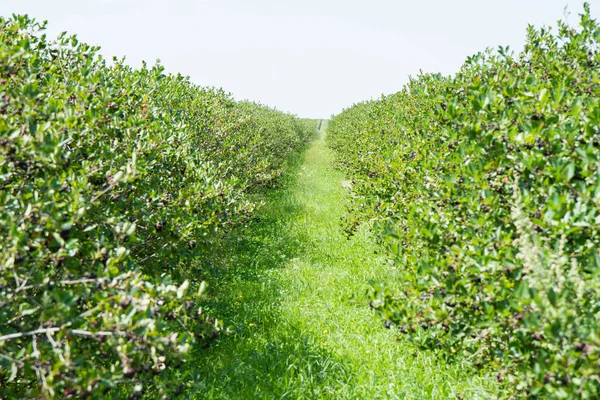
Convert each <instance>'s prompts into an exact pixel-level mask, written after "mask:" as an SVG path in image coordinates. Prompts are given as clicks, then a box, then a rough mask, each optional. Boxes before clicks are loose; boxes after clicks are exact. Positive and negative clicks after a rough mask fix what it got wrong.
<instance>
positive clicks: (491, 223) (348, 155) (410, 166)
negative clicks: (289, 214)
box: [328, 5, 600, 399]
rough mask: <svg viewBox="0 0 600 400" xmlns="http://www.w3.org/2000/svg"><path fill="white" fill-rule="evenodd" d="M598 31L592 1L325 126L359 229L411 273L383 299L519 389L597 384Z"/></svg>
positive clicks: (403, 327)
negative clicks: (574, 19)
mask: <svg viewBox="0 0 600 400" xmlns="http://www.w3.org/2000/svg"><path fill="white" fill-rule="evenodd" d="M599 41H600V26H599V25H598V23H597V22H596V21H594V20H593V19H592V18H591V17H590V13H589V6H588V5H586V12H585V14H583V15H582V16H581V22H580V26H579V27H578V28H577V29H574V28H572V27H570V26H568V25H567V24H566V23H563V22H560V23H559V26H558V32H557V33H553V32H552V30H550V29H545V28H544V29H535V28H533V27H530V28H529V29H528V36H527V44H526V46H525V49H524V51H523V52H522V53H520V54H514V53H512V52H510V51H508V49H504V48H500V49H499V50H498V51H496V52H492V51H487V52H484V53H480V54H478V55H476V56H474V57H471V58H469V59H468V60H467V62H466V64H465V65H464V66H463V67H462V68H461V70H460V71H459V72H458V73H457V74H456V75H455V76H453V77H442V76H440V75H421V76H419V77H417V78H415V79H412V80H411V81H410V83H409V84H408V85H407V86H406V87H405V88H404V89H403V90H402V91H401V92H400V93H397V94H394V95H391V96H386V97H384V98H382V99H381V100H378V101H371V102H366V103H362V104H358V105H356V106H354V107H352V108H350V109H347V110H345V111H344V112H343V113H341V114H340V115H338V116H336V117H335V118H334V119H333V120H332V121H331V123H330V124H329V129H328V140H329V144H330V146H331V147H332V148H333V149H334V150H335V152H336V154H337V157H338V164H339V165H340V167H341V168H343V169H344V171H346V173H347V174H348V175H349V177H350V178H351V179H352V181H353V188H352V193H353V197H354V202H353V206H352V208H351V210H350V212H349V213H348V215H349V216H348V224H349V228H350V230H351V228H352V226H354V225H356V224H358V223H359V221H364V220H368V221H372V222H373V224H374V226H375V227H376V229H377V231H378V232H379V233H380V237H381V238H382V240H383V241H385V242H386V243H387V244H388V246H389V248H390V250H391V251H392V254H393V257H394V258H395V260H396V261H397V263H398V265H399V267H400V269H401V271H402V273H401V275H402V278H401V281H400V282H396V283H394V284H389V283H385V282H380V283H374V287H375V289H376V291H375V294H374V298H373V302H372V306H373V307H375V308H377V309H378V310H379V311H380V312H381V313H382V314H383V316H384V318H385V319H386V320H387V321H389V322H393V323H395V324H396V325H397V327H398V328H399V330H400V332H403V333H405V334H408V335H410V336H411V338H413V339H414V340H415V341H416V342H417V343H419V344H421V345H423V346H424V347H427V348H436V349H439V350H440V352H441V353H442V354H443V355H445V356H446V357H447V358H448V359H452V358H454V357H457V356H460V357H462V358H463V359H466V360H470V361H471V362H472V363H473V364H474V365H475V366H479V367H481V368H490V369H492V370H495V371H497V379H498V381H500V382H502V384H503V385H504V387H505V389H506V391H505V392H504V396H507V397H510V396H515V397H522V398H544V399H547V398H548V399H550V398H556V399H561V398H563V399H564V398H588V399H592V398H599V397H600V280H599V274H600V252H599V250H600V245H599V240H600V53H599V51H600V46H599ZM389 322H388V324H387V325H389Z"/></svg>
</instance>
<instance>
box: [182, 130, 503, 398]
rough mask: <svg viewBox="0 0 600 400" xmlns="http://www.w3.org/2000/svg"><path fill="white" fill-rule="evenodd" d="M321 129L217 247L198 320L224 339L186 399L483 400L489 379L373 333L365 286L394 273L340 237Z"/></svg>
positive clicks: (376, 323) (206, 356) (387, 334)
mask: <svg viewBox="0 0 600 400" xmlns="http://www.w3.org/2000/svg"><path fill="white" fill-rule="evenodd" d="M325 128H326V124H323V126H322V129H321V131H320V134H319V137H318V138H317V140H315V141H314V142H313V143H312V145H311V147H310V148H309V149H308V150H307V151H306V152H305V153H304V155H303V156H302V159H301V160H299V161H298V162H297V163H296V164H297V165H296V166H295V167H292V168H291V170H292V171H293V172H292V173H290V174H289V175H288V176H287V177H286V178H285V180H284V184H283V185H282V187H281V188H279V189H276V190H274V191H272V192H270V193H269V194H268V195H267V196H266V198H265V205H264V207H263V208H262V210H261V212H260V213H259V215H258V217H257V218H255V220H254V221H253V222H252V223H251V224H249V226H248V227H247V228H245V229H243V232H240V233H238V234H236V235H231V236H232V237H230V238H228V239H227V243H226V245H225V246H223V247H222V248H221V250H220V253H219V255H218V257H216V258H219V259H220V262H221V264H222V265H221V266H218V267H215V270H216V271H218V273H215V277H213V278H212V281H213V283H212V284H213V285H214V286H213V291H212V293H213V295H212V297H211V301H210V302H209V304H207V310H208V311H209V312H210V313H212V314H215V315H218V316H220V317H221V318H223V319H224V321H225V325H226V326H229V327H230V330H231V333H229V334H224V335H222V336H221V338H220V339H219V340H218V341H217V342H216V343H215V344H214V345H213V346H212V347H211V348H210V349H208V350H203V351H202V353H201V354H198V357H197V358H196V359H197V360H199V361H198V363H199V365H197V366H196V367H197V368H198V371H197V375H196V377H197V382H196V383H195V385H194V391H193V396H194V397H195V398H198V399H261V398H264V399H274V398H276V399H304V398H306V399H328V398H330V399H452V398H464V399H476V398H482V399H484V398H485V399H488V398H491V397H494V396H493V392H494V379H491V378H489V377H486V376H479V374H478V373H477V372H476V371H474V370H473V369H472V368H471V367H470V365H469V363H468V362H467V361H465V362H456V363H453V364H447V363H445V362H443V361H442V360H440V359H439V358H438V357H437V356H436V354H434V353H433V352H429V351H423V350H419V349H417V348H416V347H414V346H413V345H412V344H411V343H410V342H409V341H408V338H406V337H405V336H403V335H399V334H398V332H397V330H395V329H393V328H392V329H385V328H384V326H383V324H382V322H381V319H380V318H378V317H377V315H375V314H374V313H373V311H371V310H370V308H369V306H368V292H369V290H370V284H369V281H370V280H380V281H390V280H392V279H393V278H394V274H395V268H396V267H394V265H393V264H391V263H389V262H388V261H387V260H386V258H385V257H384V256H382V255H380V254H383V253H382V251H381V250H382V249H381V248H380V247H379V246H378V244H377V243H376V242H375V241H374V239H373V237H372V236H371V234H370V231H369V227H368V226H366V225H364V226H361V227H359V229H358V231H357V233H356V235H354V236H352V237H350V238H348V237H347V236H346V235H345V234H344V232H343V230H342V226H341V223H340V222H341V221H340V219H341V216H342V215H343V213H344V212H345V204H346V202H347V197H348V182H347V181H345V178H344V176H343V175H342V174H341V173H340V172H339V171H336V170H335V169H334V167H333V165H332V154H331V153H330V151H329V150H328V149H327V147H326V145H325V138H324V135H325V133H324V132H325Z"/></svg>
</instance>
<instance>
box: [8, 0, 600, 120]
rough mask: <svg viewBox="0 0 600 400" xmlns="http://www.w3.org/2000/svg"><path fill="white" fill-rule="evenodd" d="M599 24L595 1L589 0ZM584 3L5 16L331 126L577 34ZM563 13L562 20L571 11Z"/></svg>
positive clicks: (295, 1) (220, 7) (553, 0)
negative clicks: (549, 29)
mask: <svg viewBox="0 0 600 400" xmlns="http://www.w3.org/2000/svg"><path fill="white" fill-rule="evenodd" d="M588 2H589V3H590V5H591V7H592V14H593V16H594V18H597V19H599V18H600V0H589V1H588ZM582 4H583V1H579V0H501V1H500V0H413V1H406V0H168V1H164V0H0V15H2V16H5V17H8V16H10V15H11V14H13V13H17V14H29V15H30V16H32V17H35V18H36V19H38V20H48V22H49V27H48V31H47V33H48V34H49V35H50V36H55V35H56V34H58V33H59V32H62V31H67V32H69V33H71V34H77V36H78V37H79V39H80V40H82V41H84V42H87V43H89V44H93V45H99V46H101V47H102V54H103V55H105V56H106V57H109V58H112V57H113V56H118V57H123V56H124V57H126V60H127V62H128V63H129V64H130V65H132V66H135V67H138V66H140V65H141V62H142V61H143V60H145V61H147V62H148V63H149V64H154V62H155V61H156V60H157V59H160V60H161V63H162V64H163V65H164V66H165V67H166V69H167V71H168V72H173V73H181V74H183V75H186V76H190V78H191V80H192V81H193V82H194V83H197V84H199V85H202V86H213V87H222V88H223V89H225V90H226V91H228V92H231V93H232V94H233V96H234V98H236V99H238V100H244V99H248V100H252V101H257V102H260V103H263V104H266V105H269V106H272V107H276V108H278V109H280V110H283V111H287V112H291V113H293V114H296V115H298V116H300V117H307V118H328V117H330V116H331V115H334V114H338V113H339V112H341V111H342V110H343V109H344V108H347V107H349V106H351V105H352V104H354V103H356V102H360V101H364V100H369V99H372V98H378V97H380V96H381V95H382V94H391V93H394V92H397V91H399V90H400V89H402V86H403V85H404V84H405V83H406V82H407V81H408V79H409V77H410V76H415V75H417V74H418V73H419V71H420V70H422V71H423V72H441V73H443V74H445V75H450V74H453V73H455V72H456V71H458V69H459V68H460V66H461V65H462V64H463V62H464V61H465V60H466V58H467V57H468V56H471V55H473V54H475V53H477V52H479V51H482V50H485V49H486V48H488V47H491V48H496V47H498V46H500V45H501V46H507V45H508V46H511V48H512V49H515V50H520V49H521V48H522V46H523V44H524V42H525V32H526V28H527V25H528V24H532V25H535V26H538V27H540V26H556V21H558V20H559V19H564V18H565V16H566V17H567V22H568V23H569V24H571V25H576V24H577V22H578V18H579V17H578V14H579V13H580V12H581V11H582V9H583V7H582ZM566 6H568V12H567V13H565V7H566Z"/></svg>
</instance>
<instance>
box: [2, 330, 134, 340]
mask: <svg viewBox="0 0 600 400" xmlns="http://www.w3.org/2000/svg"><path fill="white" fill-rule="evenodd" d="M63 329H64V327H62V328H43V329H36V330H35V331H29V332H17V333H11V334H10V335H4V336H0V342H4V341H6V340H10V339H18V338H21V337H24V336H36V335H44V334H52V333H56V332H58V331H61V330H63ZM67 333H69V334H71V335H75V336H86V337H100V336H126V335H127V333H126V332H123V331H115V332H110V331H98V332H92V331H85V330H82V329H71V330H69V331H68V332H67Z"/></svg>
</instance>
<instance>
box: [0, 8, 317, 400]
mask: <svg viewBox="0 0 600 400" xmlns="http://www.w3.org/2000/svg"><path fill="white" fill-rule="evenodd" d="M44 28H45V24H40V23H37V22H36V21H34V20H32V19H30V18H28V17H25V16H14V17H12V18H10V19H5V18H0V393H1V396H0V397H8V398H35V397H40V396H42V397H46V398H50V397H58V398H71V397H72V398H85V397H90V396H92V397H94V398H100V397H102V396H107V393H108V392H109V391H110V390H111V389H113V388H115V387H116V386H121V387H122V388H125V389H126V390H128V391H130V393H133V395H134V397H135V396H140V395H141V394H142V393H143V391H144V390H146V388H147V387H148V386H149V385H152V387H153V388H154V389H153V390H158V392H155V393H163V394H168V393H172V392H174V391H175V392H177V391H178V390H180V387H179V386H181V384H182V382H168V381H166V380H164V379H162V380H161V377H162V376H163V374H164V373H165V371H167V370H168V367H169V365H171V364H172V363H177V362H180V361H181V359H182V357H184V356H185V353H187V350H188V349H189V347H190V346H193V345H202V344H204V343H206V342H208V341H210V340H211V339H212V338H214V337H215V336H216V335H218V333H219V330H220V326H219V324H218V322H216V321H215V320H213V319H212V318H211V317H209V316H207V315H205V313H204V312H203V311H202V307H201V304H202V297H201V296H202V291H203V288H204V286H205V285H204V283H202V282H200V281H199V280H198V278H196V276H195V274H194V273H192V272H191V269H190V268H189V267H190V265H191V264H192V263H193V261H194V260H196V259H198V258H199V257H202V254H206V252H207V251H210V249H209V248H208V246H207V243H208V238H210V237H211V236H214V235H215V234H216V233H223V232H224V231H226V230H229V229H230V228H231V227H233V226H235V225H236V224H240V223H243V222H244V221H245V220H246V218H247V216H248V215H249V213H251V212H252V210H253V208H254V207H255V204H253V202H252V201H250V200H249V197H248V194H249V193H251V192H252V191H255V190H259V189H261V188H264V187H266V186H269V185H271V184H272V183H273V182H274V179H275V178H277V177H278V176H279V175H280V174H281V173H282V171H283V169H284V168H285V161H286V159H287V158H288V157H289V155H290V154H291V153H292V152H294V151H297V150H298V149H299V148H300V147H301V146H302V145H303V144H304V143H306V142H307V141H308V140H309V139H310V137H311V135H312V133H313V132H314V126H310V124H309V123H307V122H306V121H299V120H297V119H296V118H295V117H293V116H291V115H287V114H283V113H281V112H278V111H276V110H272V109H269V108H267V107H264V106H261V105H257V104H254V103H249V102H242V103H240V102H235V101H234V100H233V99H232V98H231V97H230V96H229V95H227V94H225V93H224V92H223V91H221V90H217V89H209V88H202V87H198V86H196V85H194V84H192V83H191V82H190V81H189V80H188V79H187V78H185V77H183V76H180V75H170V74H166V73H165V72H164V69H163V68H162V67H161V66H160V65H157V66H154V67H152V68H148V67H146V66H144V67H143V68H141V69H133V68H130V67H128V66H126V65H125V64H124V62H123V61H122V60H117V59H115V60H113V62H111V63H107V62H106V61H105V60H104V59H103V58H102V57H101V56H100V55H99V54H98V50H99V49H98V48H97V47H92V46H88V45H86V44H84V43H80V42H79V41H78V40H77V38H76V37H75V36H67V35H66V34H63V35H61V36H60V37H59V38H58V39H57V40H56V41H50V40H48V39H47V38H46V36H45V35H44V33H43V31H44Z"/></svg>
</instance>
